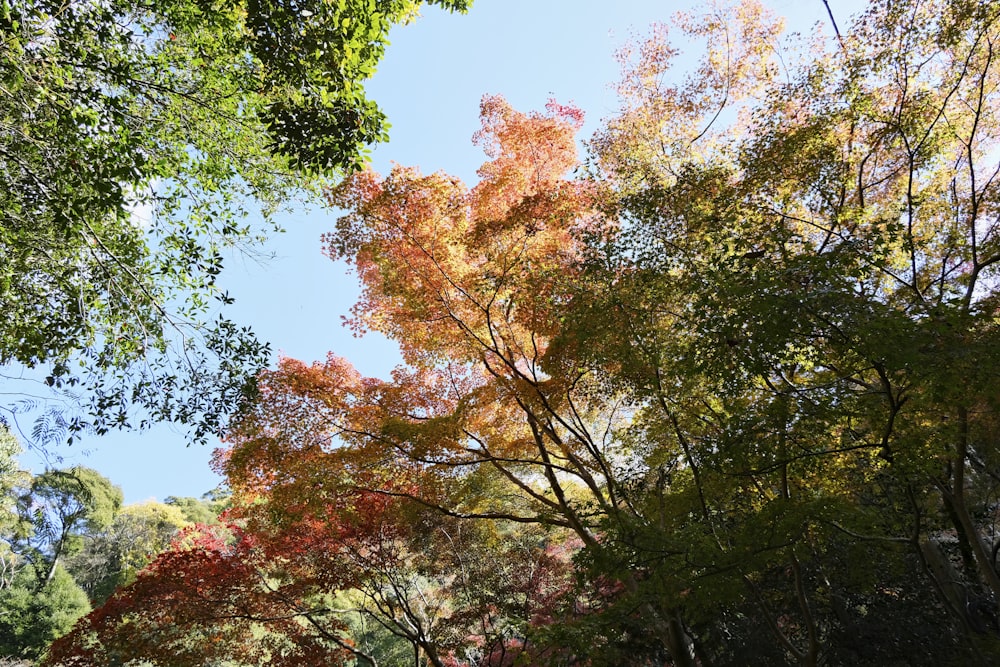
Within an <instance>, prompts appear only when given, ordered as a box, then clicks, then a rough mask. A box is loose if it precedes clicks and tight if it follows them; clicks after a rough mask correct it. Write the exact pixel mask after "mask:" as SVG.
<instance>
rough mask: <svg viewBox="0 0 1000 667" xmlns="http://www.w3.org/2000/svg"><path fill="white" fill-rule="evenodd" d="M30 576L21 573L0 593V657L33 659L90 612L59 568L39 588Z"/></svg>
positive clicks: (79, 591) (28, 572)
mask: <svg viewBox="0 0 1000 667" xmlns="http://www.w3.org/2000/svg"><path fill="white" fill-rule="evenodd" d="M36 583H37V582H36V580H35V576H34V573H33V572H32V571H31V570H30V569H22V570H20V571H19V572H18V575H17V576H16V577H15V580H14V582H13V584H12V585H11V586H10V587H8V588H5V589H3V590H2V591H0V610H2V612H3V613H2V614H0V654H2V655H3V656H5V657H18V658H28V659H37V658H39V657H40V656H42V655H43V654H44V653H45V650H46V649H47V648H48V646H49V644H51V643H52V641H53V640H54V639H56V638H57V637H60V636H62V635H64V634H66V633H67V632H69V630H70V628H72V627H73V624H74V623H76V621H77V619H79V618H80V617H81V616H83V615H84V614H86V613H87V612H88V611H90V603H89V601H88V600H87V594H86V593H84V592H83V590H82V589H81V588H80V587H79V586H77V584H76V582H74V581H73V577H72V576H70V575H69V573H67V572H66V570H65V569H63V567H62V566H61V565H60V566H57V567H56V569H55V571H54V574H53V575H52V577H51V578H50V579H49V580H48V581H46V582H44V585H43V586H41V588H39V587H38V586H37V585H36Z"/></svg>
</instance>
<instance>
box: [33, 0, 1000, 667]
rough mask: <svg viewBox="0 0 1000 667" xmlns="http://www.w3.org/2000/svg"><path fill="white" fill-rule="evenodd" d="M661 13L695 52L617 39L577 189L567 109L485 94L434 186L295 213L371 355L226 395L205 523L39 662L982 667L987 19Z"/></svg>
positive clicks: (989, 258) (359, 191) (994, 470)
mask: <svg viewBox="0 0 1000 667" xmlns="http://www.w3.org/2000/svg"><path fill="white" fill-rule="evenodd" d="M678 24H679V26H680V27H681V29H682V30H683V31H684V32H685V33H686V34H687V35H689V36H692V37H695V38H698V39H700V40H701V41H702V43H703V44H704V45H705V48H706V54H705V57H704V60H703V63H702V66H701V68H700V69H699V70H698V71H697V72H695V73H694V74H693V75H692V76H690V77H688V78H686V79H684V80H683V81H681V82H680V83H676V84H674V83H671V81H672V79H671V78H670V77H668V76H666V72H667V69H668V68H669V66H670V64H671V60H672V58H673V56H674V55H675V54H676V51H675V50H674V48H673V47H672V46H671V45H670V43H669V41H668V39H667V37H668V34H667V30H666V28H663V27H661V28H659V29H657V30H656V31H654V33H653V35H652V36H651V37H650V39H649V40H648V41H646V42H644V43H642V44H641V45H638V46H637V47H636V48H635V49H634V50H632V51H626V52H623V53H622V64H623V72H624V76H623V81H622V84H621V94H622V109H621V112H620V113H619V114H618V115H617V116H615V117H614V118H612V119H611V120H610V121H608V122H607V123H606V125H605V127H604V128H603V129H602V130H601V131H600V132H598V134H597V135H596V136H595V137H594V139H593V141H592V142H591V144H590V148H591V159H590V161H589V163H588V165H586V166H587V167H589V168H588V169H581V166H582V165H581V164H580V163H579V161H578V157H577V152H576V143H575V131H576V130H577V129H578V128H579V127H580V124H581V120H582V114H581V112H580V111H579V110H577V109H575V108H573V107H566V106H560V105H558V104H556V103H554V102H553V103H551V104H550V105H549V107H548V108H547V110H546V112H545V113H531V114H524V113H520V112H518V111H516V110H514V109H512V108H511V107H510V106H509V105H508V104H507V103H506V102H505V101H504V100H503V99H501V98H497V97H487V98H485V99H484V101H483V105H482V124H483V129H482V131H481V132H480V133H479V134H478V135H477V137H476V140H477V142H478V143H479V144H480V145H481V146H482V147H483V148H484V149H485V151H486V154H487V156H488V161H487V162H486V163H485V164H484V165H483V166H482V167H481V169H480V170H479V176H480V181H479V183H478V184H476V185H475V186H474V187H471V188H469V187H467V186H465V185H464V184H463V183H461V182H460V181H459V180H458V179H455V178H451V177H449V176H447V175H446V174H443V173H435V174H432V175H424V174H422V173H421V172H419V171H418V170H416V169H414V168H406V167H397V168H395V169H394V170H393V171H392V173H390V174H389V175H388V176H386V177H382V176H379V175H377V174H374V173H372V172H370V171H365V172H361V173H357V174H354V175H352V176H350V177H349V178H347V179H346V180H345V181H344V182H343V183H342V184H341V185H339V186H338V187H336V188H334V189H332V190H331V191H330V193H329V198H330V202H331V204H332V205H334V206H337V207H339V208H341V209H342V210H343V211H344V212H345V213H344V216H343V217H342V218H341V219H340V222H339V223H338V226H337V229H336V230H334V231H332V232H331V233H330V234H329V235H328V237H327V240H326V241H327V251H328V252H329V254H330V255H331V256H332V257H334V258H344V259H346V260H348V261H349V262H351V263H352V264H353V266H354V268H355V270H356V271H357V274H358V276H359V278H360V280H361V283H362V288H363V292H362V296H361V299H360V301H359V303H358V304H357V305H356V307H355V311H354V318H353V320H352V323H353V325H354V326H356V327H357V328H358V329H359V330H362V331H363V330H374V331H379V332H381V333H384V334H385V335H387V336H389V337H390V338H392V339H393V340H395V341H397V342H398V343H399V345H400V348H401V350H402V353H403V357H404V360H405V365H404V366H402V367H400V368H398V369H397V370H396V371H395V372H394V373H393V376H392V377H391V378H390V379H388V380H379V379H374V378H365V377H362V376H361V375H360V374H359V373H358V372H357V371H355V370H354V368H353V367H352V366H351V365H350V364H349V363H348V362H347V361H346V360H343V359H341V358H338V357H336V356H334V355H330V356H329V357H328V358H327V360H326V361H324V362H318V363H314V364H311V365H310V364H306V363H302V362H299V361H296V360H292V359H284V360H283V361H282V362H281V363H280V365H279V367H278V368H277V369H276V370H273V371H269V372H266V373H264V374H263V376H262V377H261V380H260V393H259V395H258V397H257V401H256V403H255V405H254V407H253V409H251V410H248V411H247V412H246V413H245V414H243V415H242V416H241V419H240V421H239V423H238V424H237V425H236V427H235V429H234V431H233V433H232V435H231V437H230V441H229V445H228V447H227V448H226V449H225V450H223V451H220V453H219V455H218V457H217V460H216V464H217V466H218V468H219V469H220V470H221V471H222V472H224V473H225V474H226V475H227V478H228V480H229V485H230V486H231V488H232V490H233V497H232V501H231V502H232V505H231V507H230V509H229V510H228V511H227V513H226V521H227V523H225V524H222V525H218V526H215V527H210V528H201V529H198V530H193V531H191V532H189V533H186V534H185V535H184V536H183V537H182V539H180V540H178V541H176V542H175V544H174V546H173V547H172V548H171V549H170V550H168V551H166V552H165V553H164V554H162V555H161V556H160V557H158V558H157V559H156V560H155V561H154V562H153V563H152V564H151V566H150V567H149V568H148V569H146V570H145V571H144V572H142V573H140V574H139V575H138V577H137V578H136V580H135V582H134V583H132V584H131V585H129V586H126V587H125V588H123V589H121V590H120V591H119V592H118V593H116V594H115V595H114V596H113V597H112V598H111V599H110V600H109V601H108V602H107V603H106V604H105V605H104V606H102V607H100V608H99V609H97V610H95V611H94V612H92V613H91V614H89V615H88V616H87V617H86V618H85V620H83V621H82V622H81V623H80V624H78V625H77V626H76V628H75V629H74V631H73V632H71V633H70V634H69V635H66V636H65V637H63V638H61V639H60V640H58V641H57V642H56V643H55V644H54V645H53V647H52V650H51V654H50V655H49V658H48V661H49V662H48V664H53V665H54V664H66V665H80V666H84V665H106V664H122V663H125V662H127V661H128V660H145V661H148V662H150V663H152V664H154V665H189V664H194V663H200V662H219V661H225V660H228V661H231V662H232V663H233V664H237V665H251V664H252V665H259V664H273V665H312V664H315V665H335V664H352V665H376V664H378V665H404V664H407V665H409V664H417V665H423V664H430V665H435V666H436V667H457V666H459V665H491V666H500V665H513V664H554V665H622V664H636V665H662V664H672V665H677V666H686V665H695V664H700V665H706V666H707V665H734V666H735V665H746V664H768V665H782V664H789V665H792V664H796V665H804V666H815V665H820V664H864V665H888V664H900V665H909V664H940V665H948V664H955V665H967V664H983V665H987V664H995V663H996V661H997V660H998V659H1000V637H998V634H1000V624H998V609H997V600H998V596H1000V576H998V572H997V566H996V556H997V552H998V551H1000V546H998V545H1000V536H998V535H997V534H996V530H995V519H996V518H997V517H996V516H995V514H996V502H997V495H998V490H1000V482H998V480H1000V459H998V450H997V443H998V437H1000V428H998V427H1000V405H998V394H997V391H996V387H995V379H996V378H997V377H998V376H1000V356H998V350H1000V327H998V324H1000V320H998V298H1000V297H998V293H997V285H998V282H997V273H996V271H997V269H998V267H1000V225H998V220H1000V193H998V188H1000V182H998V177H1000V167H998V166H997V164H998V163H997V159H998V158H997V156H998V154H1000V150H998V149H1000V145H998V142H1000V117H998V112H1000V65H998V60H997V55H996V48H997V45H998V44H1000V6H998V5H997V3H995V2H986V1H982V2H980V1H977V0H917V1H914V0H907V1H905V2H902V1H896V0H889V1H888V2H883V3H879V4H878V5H877V6H874V7H872V8H871V10H870V11H869V12H868V13H867V14H866V15H864V16H863V17H861V19H860V20H858V21H857V23H856V24H855V25H854V26H853V27H852V28H851V30H850V31H848V32H845V33H844V34H843V35H842V36H841V38H840V39H838V40H836V41H833V42H832V43H830V44H825V43H822V42H810V41H809V40H804V39H799V40H798V41H796V40H790V41H782V40H781V38H780V34H781V29H780V24H779V22H778V21H776V20H775V19H774V18H773V17H771V16H770V15H769V14H768V12H766V11H765V10H764V9H763V8H762V7H761V6H760V5H758V4H756V3H754V2H751V1H746V2H743V3H742V4H739V5H736V6H733V7H728V8H718V9H717V10H716V11H715V12H714V13H712V14H709V15H707V16H684V17H680V19H679V21H678ZM582 171H588V172H589V174H588V175H587V177H583V176H580V175H578V174H579V173H580V172H582ZM573 174H577V175H573Z"/></svg>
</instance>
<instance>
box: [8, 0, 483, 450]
mask: <svg viewBox="0 0 1000 667" xmlns="http://www.w3.org/2000/svg"><path fill="white" fill-rule="evenodd" d="M421 4H422V3H421V1H420V0H378V1H377V2H367V1H364V2H362V1H360V0H350V1H349V2H340V3H333V2H315V3H309V4H308V6H306V5H301V4H300V3H295V2H288V1H285V0H274V1H271V0H266V1H263V2H260V1H257V0H254V1H252V2H239V1H232V2H222V3H215V4H211V3H208V4H206V3H205V2H201V1H200V0H169V1H168V2H139V3H135V2H120V1H113V2H104V3H98V4H93V3H89V4H88V3H84V4H73V3H71V4H66V3H63V2H48V1H42V2H35V1H30V2H29V1H26V0H7V1H5V2H4V3H3V4H2V6H0V35H2V37H0V170H2V172H3V174H4V178H3V179H2V182H0V211H2V214H0V252H2V254H3V256H4V258H5V261H4V265H3V267H0V364H4V365H6V364H10V363H18V364H21V365H24V366H27V367H29V368H34V369H39V376H40V377H44V378H45V380H44V381H45V383H46V384H48V385H49V386H50V387H51V388H52V389H53V390H55V392H56V397H57V398H59V399H61V400H69V401H70V405H71V406H72V405H75V404H77V403H80V404H81V406H82V408H83V412H82V414H78V413H77V412H75V411H74V410H69V411H67V410H63V409H62V408H61V407H59V405H60V404H59V403H56V404H55V407H54V409H53V411H52V412H50V413H49V414H48V415H47V416H46V418H45V419H43V420H41V421H40V422H39V423H38V424H37V426H36V429H35V432H34V436H35V438H36V439H41V440H44V439H46V438H62V437H67V435H68V436H69V437H71V438H72V436H73V434H74V433H76V432H78V431H80V430H86V429H91V428H92V429H95V430H96V431H97V432H98V433H101V432H104V431H106V430H107V429H109V428H114V427H123V426H127V425H132V424H133V422H134V425H146V424H148V423H149V422H150V421H151V420H163V419H168V420H175V421H177V422H180V423H183V424H187V425H188V426H189V427H190V428H191V430H192V433H193V436H194V437H195V439H197V440H205V439H207V438H208V437H209V436H210V435H212V434H214V433H217V432H219V431H221V430H222V429H223V428H224V425H225V419H226V415H228V414H229V412H231V411H232V410H233V409H234V407H235V406H237V405H238V404H239V403H240V401H241V400H242V397H243V396H244V394H245V393H246V392H247V391H248V384H249V383H250V378H252V375H253V374H254V373H255V372H256V371H257V370H258V369H259V368H260V367H261V366H262V365H263V364H264V363H266V360H267V355H268V352H269V350H268V348H267V346H266V345H263V344H262V343H260V342H259V341H258V340H257V339H256V338H255V337H254V336H253V335H252V333H251V332H250V331H249V330H248V329H246V328H240V327H239V326H237V325H236V324H234V323H232V322H230V321H229V320H227V319H225V318H224V317H221V316H220V317H219V318H218V319H214V317H215V316H214V314H213V310H212V307H211V306H212V304H213V303H214V302H215V301H218V302H220V303H221V304H223V305H224V304H226V303H227V302H229V301H230V298H229V296H228V295H227V294H226V293H225V292H224V291H222V290H221V289H220V288H219V287H218V286H217V284H216V278H217V276H218V275H219V272H220V271H221V269H222V263H223V256H224V254H225V253H226V252H228V251H229V250H230V249H232V248H244V249H247V248H249V247H251V246H252V245H253V244H255V243H256V242H257V241H259V240H260V236H259V235H260V234H261V233H262V230H260V229H254V227H253V226H251V225H248V224H246V222H245V220H244V219H243V218H244V216H245V215H246V212H247V210H249V208H251V207H254V206H256V207H257V208H260V210H261V211H262V213H263V214H264V216H265V218H267V219H269V218H270V215H271V214H272V213H273V212H274V210H275V209H276V208H278V207H279V206H281V205H282V204H283V203H284V202H287V201H288V200H289V199H290V198H296V197H301V196H309V195H308V193H309V192H312V193H315V191H316V182H317V180H316V177H318V176H321V175H332V174H336V173H339V172H343V171H351V170H353V169H356V168H357V167H358V166H359V165H360V164H361V163H362V161H363V149H364V147H365V146H366V145H369V144H371V143H373V142H376V141H381V140H383V139H384V138H385V134H386V127H387V125H386V122H385V118H384V116H383V115H382V113H381V112H380V111H379V110H378V107H377V106H376V105H375V104H374V103H373V102H371V101H370V100H368V99H367V98H366V97H365V94H364V88H363V82H364V81H365V80H366V79H367V78H368V77H369V76H370V75H371V74H372V72H373V71H374V66H375V64H376V63H377V61H378V60H379V58H380V57H381V55H382V53H383V50H384V48H385V45H386V43H387V42H386V35H387V33H388V31H389V28H390V27H391V26H392V25H394V24H396V23H400V22H406V21H408V20H410V19H411V18H412V17H413V16H414V14H415V12H416V10H417V8H418V7H419V6H420V5H421ZM429 4H438V5H440V6H442V7H445V8H447V9H450V10H461V11H464V10H465V9H466V8H467V6H468V4H469V3H468V2H467V1H466V0H432V1H431V2H430V3H429ZM147 215H148V216H149V219H148V220H147V219H145V217H146V216H147ZM133 406H136V407H137V408H138V409H137V410H135V411H133V410H132V409H131V408H132V407H133ZM5 409H7V410H8V411H9V412H10V413H11V414H14V413H16V412H17V411H18V410H19V409H23V406H21V407H18V406H6V408H5ZM135 420H138V421H135Z"/></svg>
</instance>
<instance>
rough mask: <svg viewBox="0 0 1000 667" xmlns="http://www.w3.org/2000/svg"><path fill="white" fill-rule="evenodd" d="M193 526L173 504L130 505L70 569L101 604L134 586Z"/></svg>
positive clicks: (89, 539)
mask: <svg viewBox="0 0 1000 667" xmlns="http://www.w3.org/2000/svg"><path fill="white" fill-rule="evenodd" d="M213 518H214V517H213ZM189 525H191V522H190V521H189V520H188V519H187V518H186V517H185V515H184V513H183V512H182V511H181V510H180V509H178V508H177V507H175V506H173V505H169V504H165V503H157V502H152V501H149V502H144V503H137V504H134V505H126V506H125V507H123V508H122V509H121V511H120V512H118V514H117V515H115V518H114V520H113V521H112V522H111V523H110V524H109V525H108V526H106V527H104V528H103V529H101V530H99V531H98V532H94V533H88V534H87V535H86V536H85V540H84V545H83V548H82V549H81V550H80V551H79V552H78V553H76V554H74V555H73V556H72V557H71V558H69V559H68V560H67V562H66V569H67V570H68V571H69V572H70V574H72V575H73V578H74V580H75V581H76V582H77V584H79V586H80V587H81V588H82V589H83V590H84V592H86V593H87V596H88V597H89V598H90V600H91V601H92V602H93V603H94V604H95V605H100V604H102V603H103V602H104V601H105V600H107V599H108V598H109V597H110V596H111V594H112V593H114V592H115V590H117V589H118V588H121V587H122V586H125V585H127V584H130V583H132V582H133V581H134V580H135V577H136V575H137V574H138V573H139V571H141V570H142V569H143V568H144V567H145V566H146V565H148V564H149V563H150V561H152V560H153V559H154V558H155V557H156V556H157V554H159V553H160V552H161V551H163V550H164V549H166V548H167V547H168V546H169V545H170V544H171V542H172V541H173V539H174V537H175V536H176V535H177V533H178V532H179V531H180V530H181V529H183V528H185V527H187V526H189Z"/></svg>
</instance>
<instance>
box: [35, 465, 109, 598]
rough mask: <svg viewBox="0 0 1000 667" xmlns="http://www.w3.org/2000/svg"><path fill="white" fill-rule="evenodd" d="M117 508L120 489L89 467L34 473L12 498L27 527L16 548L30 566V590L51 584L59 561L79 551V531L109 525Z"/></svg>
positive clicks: (81, 533) (98, 528) (96, 529)
mask: <svg viewBox="0 0 1000 667" xmlns="http://www.w3.org/2000/svg"><path fill="white" fill-rule="evenodd" d="M121 506H122V492H121V489H120V488H118V487H117V486H114V485H112V484H111V482H110V481H109V480H108V479H107V478H106V477H104V476H103V475H101V474H100V473H99V472H97V471H96V470H92V469H91V468H85V467H82V466H75V467H73V468H69V469H66V470H49V471H46V472H43V473H40V474H38V475H35V477H34V479H32V481H31V486H30V487H29V488H28V489H27V490H26V491H25V492H24V493H23V494H22V495H21V497H20V498H18V510H19V512H20V514H21V515H22V517H24V520H25V521H26V522H27V523H30V524H31V526H32V534H30V535H28V536H26V537H25V538H24V539H23V540H21V541H20V542H21V544H18V550H19V551H20V553H21V554H22V555H23V556H24V557H25V558H27V559H28V561H29V562H30V563H31V564H32V566H33V567H34V571H35V576H36V578H37V585H36V588H37V589H39V590H40V589H41V588H42V587H43V586H44V585H45V584H46V583H47V582H49V581H51V580H52V578H53V577H54V576H55V574H56V570H57V569H58V568H59V567H60V565H61V559H63V558H65V557H68V556H70V555H72V554H74V553H76V552H78V551H79V550H80V549H82V548H83V535H84V534H85V533H87V534H91V535H94V534H97V533H99V532H101V531H102V530H104V529H105V528H107V527H108V526H109V525H111V523H112V522H113V521H114V519H115V517H116V516H117V514H118V511H119V510H120V509H121Z"/></svg>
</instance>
